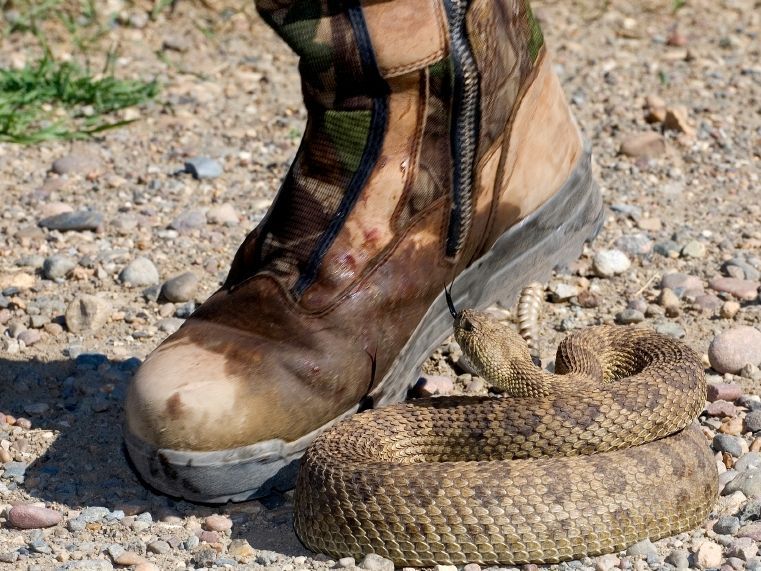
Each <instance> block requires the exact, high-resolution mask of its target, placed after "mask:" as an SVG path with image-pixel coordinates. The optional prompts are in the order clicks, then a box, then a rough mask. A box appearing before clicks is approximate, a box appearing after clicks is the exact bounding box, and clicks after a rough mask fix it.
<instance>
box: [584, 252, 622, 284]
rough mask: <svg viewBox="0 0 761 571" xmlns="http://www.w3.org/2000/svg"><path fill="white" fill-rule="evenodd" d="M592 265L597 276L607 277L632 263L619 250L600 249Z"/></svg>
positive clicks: (620, 271)
mask: <svg viewBox="0 0 761 571" xmlns="http://www.w3.org/2000/svg"><path fill="white" fill-rule="evenodd" d="M592 265H593V267H594V270H595V272H596V273H597V275H598V276H600V277H603V278H609V277H612V276H615V275H618V274H621V273H623V272H625V271H626V270H628V269H629V268H630V267H631V265H632V263H631V261H630V260H629V258H628V257H627V256H626V254H624V253H623V252H622V251H621V250H600V251H599V252H597V254H595V257H594V260H592Z"/></svg>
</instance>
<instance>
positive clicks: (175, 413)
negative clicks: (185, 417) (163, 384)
mask: <svg viewBox="0 0 761 571" xmlns="http://www.w3.org/2000/svg"><path fill="white" fill-rule="evenodd" d="M183 408H184V407H183V405H182V399H181V398H180V393H174V394H173V395H172V396H171V397H169V398H168V399H167V401H166V415H167V416H168V417H169V418H171V419H172V420H177V419H178V418H180V417H181V416H182V414H183Z"/></svg>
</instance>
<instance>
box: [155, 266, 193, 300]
mask: <svg viewBox="0 0 761 571" xmlns="http://www.w3.org/2000/svg"><path fill="white" fill-rule="evenodd" d="M197 289H198V276H196V275H195V274H194V273H193V272H185V273H182V274H180V275H178V276H175V277H173V278H171V279H169V280H167V281H166V282H164V286H163V287H162V288H161V295H162V296H163V297H164V298H165V299H167V300H168V301H171V302H174V303H183V302H186V301H189V300H191V299H193V296H194V295H195V293H196V290H197Z"/></svg>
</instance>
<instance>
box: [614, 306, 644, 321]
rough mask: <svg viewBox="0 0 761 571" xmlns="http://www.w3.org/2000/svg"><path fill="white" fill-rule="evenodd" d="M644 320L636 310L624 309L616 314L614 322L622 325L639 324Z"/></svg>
mask: <svg viewBox="0 0 761 571" xmlns="http://www.w3.org/2000/svg"><path fill="white" fill-rule="evenodd" d="M644 320H645V314H644V313H642V312H641V311H637V310H636V309H624V310H623V311H621V312H619V313H617V314H616V322H618V323H620V324H622V325H629V324H632V323H641V322H643V321H644Z"/></svg>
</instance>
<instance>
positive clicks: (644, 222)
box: [637, 216, 663, 232]
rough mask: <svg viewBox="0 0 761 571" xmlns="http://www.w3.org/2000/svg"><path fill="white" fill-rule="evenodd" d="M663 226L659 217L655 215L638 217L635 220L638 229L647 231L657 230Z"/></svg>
mask: <svg viewBox="0 0 761 571" xmlns="http://www.w3.org/2000/svg"><path fill="white" fill-rule="evenodd" d="M662 226H663V222H661V219H660V218H656V217H655V216H653V217H650V218H640V219H639V220H637V228H639V229H640V230H647V231H648V232H658V231H660V229H661V227H662Z"/></svg>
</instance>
